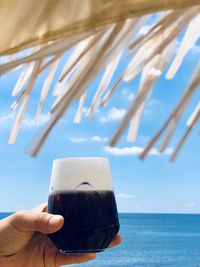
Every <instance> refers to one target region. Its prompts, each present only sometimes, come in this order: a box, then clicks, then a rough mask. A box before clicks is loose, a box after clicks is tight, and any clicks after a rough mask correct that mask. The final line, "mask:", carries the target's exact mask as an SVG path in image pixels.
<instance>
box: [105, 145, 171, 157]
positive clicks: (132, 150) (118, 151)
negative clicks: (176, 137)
mask: <svg viewBox="0 0 200 267" xmlns="http://www.w3.org/2000/svg"><path fill="white" fill-rule="evenodd" d="M143 150H144V147H139V146H132V147H123V148H118V147H109V146H106V147H105V148H104V151H105V152H108V153H110V154H113V155H116V156H129V155H139V154H141V153H142V152H143ZM172 153H173V148H167V149H166V150H165V151H164V153H163V154H164V155H170V154H172ZM149 155H153V156H159V155H161V154H160V152H159V151H158V149H157V148H152V149H151V151H150V152H149Z"/></svg>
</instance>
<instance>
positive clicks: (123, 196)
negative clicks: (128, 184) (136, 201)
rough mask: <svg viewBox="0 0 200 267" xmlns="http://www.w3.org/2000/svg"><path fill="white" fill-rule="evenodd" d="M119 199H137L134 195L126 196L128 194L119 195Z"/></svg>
mask: <svg viewBox="0 0 200 267" xmlns="http://www.w3.org/2000/svg"><path fill="white" fill-rule="evenodd" d="M116 196H117V197H119V198H125V199H133V198H136V197H135V196H134V195H130V194H126V193H119V194H117V195H116Z"/></svg>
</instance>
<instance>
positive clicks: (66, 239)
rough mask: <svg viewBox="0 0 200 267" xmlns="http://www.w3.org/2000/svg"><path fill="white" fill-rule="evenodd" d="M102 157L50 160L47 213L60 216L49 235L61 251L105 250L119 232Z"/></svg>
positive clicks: (109, 178)
mask: <svg viewBox="0 0 200 267" xmlns="http://www.w3.org/2000/svg"><path fill="white" fill-rule="evenodd" d="M111 180H112V179H111V172H110V168H109V162H108V160H107V159H106V158H67V159H59V160H55V161H54V163H53V170H52V178H51V184H50V194H49V200H48V212H49V213H52V214H60V215H62V216H63V217H64V219H65V223H64V226H63V227H62V228H61V229H60V230H59V231H58V232H56V233H54V234H50V235H49V237H50V239H51V240H52V241H53V243H54V244H55V245H56V246H57V247H58V249H59V250H60V251H61V252H63V253H91V252H101V251H103V250H105V249H106V248H107V247H108V245H109V244H110V243H111V242H112V240H113V239H114V237H115V235H116V234H117V233H118V231H119V220H118V212H117V206H116V201H115V196H114V192H113V189H112V181H111Z"/></svg>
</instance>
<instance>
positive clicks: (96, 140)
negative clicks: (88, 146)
mask: <svg viewBox="0 0 200 267" xmlns="http://www.w3.org/2000/svg"><path fill="white" fill-rule="evenodd" d="M107 141H108V138H107V137H100V136H92V137H91V142H94V143H105V142H107Z"/></svg>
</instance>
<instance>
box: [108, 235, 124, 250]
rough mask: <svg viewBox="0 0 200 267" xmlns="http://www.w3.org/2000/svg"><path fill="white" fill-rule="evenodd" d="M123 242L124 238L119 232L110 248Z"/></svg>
mask: <svg viewBox="0 0 200 267" xmlns="http://www.w3.org/2000/svg"><path fill="white" fill-rule="evenodd" d="M121 242H122V238H121V236H120V235H119V234H118V235H116V236H115V238H114V240H113V241H112V242H111V243H110V245H109V246H108V248H112V247H115V246H118V245H119V244H120V243H121Z"/></svg>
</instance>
